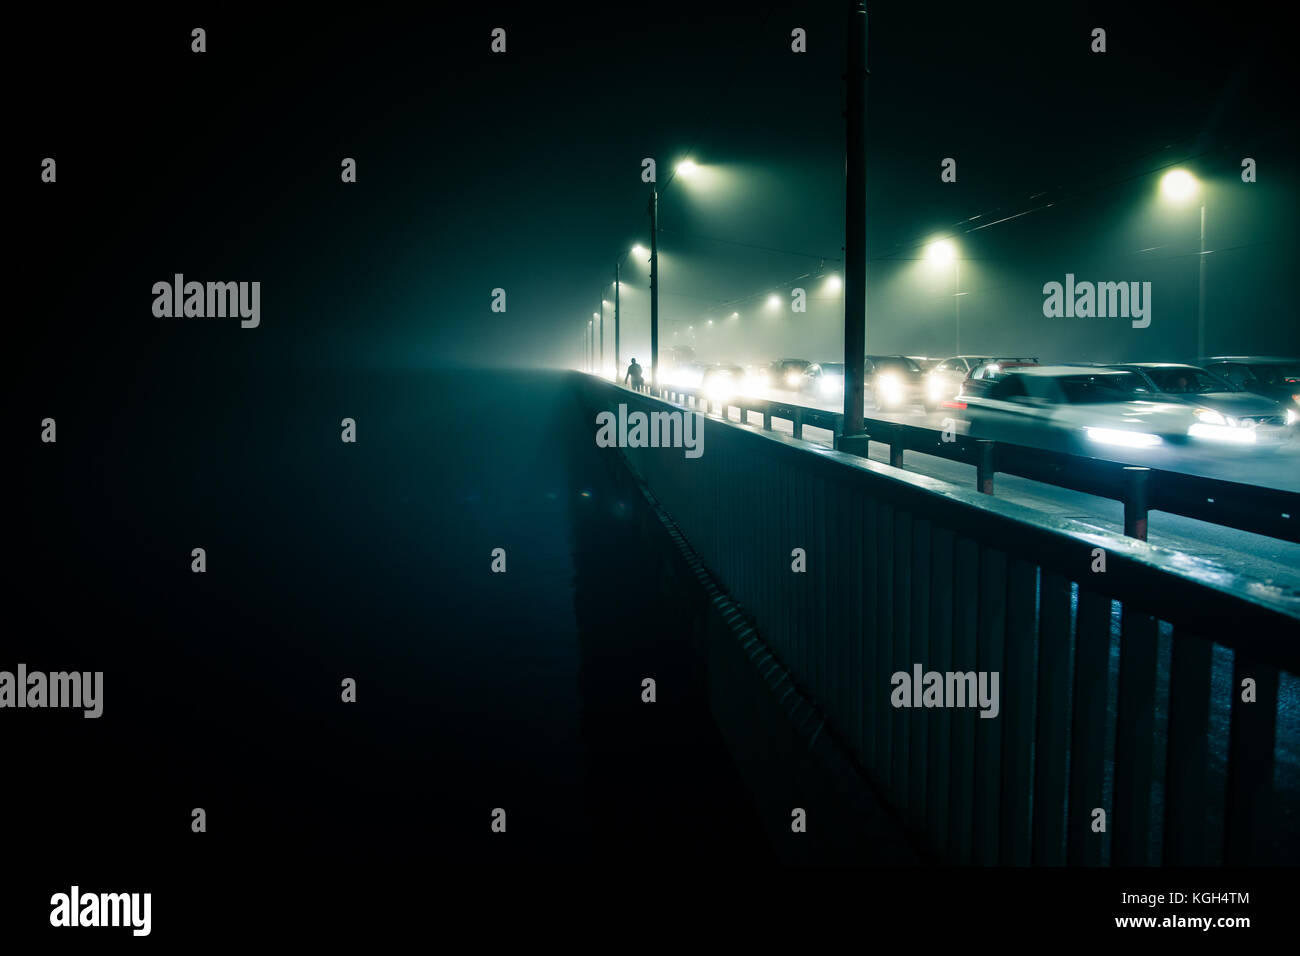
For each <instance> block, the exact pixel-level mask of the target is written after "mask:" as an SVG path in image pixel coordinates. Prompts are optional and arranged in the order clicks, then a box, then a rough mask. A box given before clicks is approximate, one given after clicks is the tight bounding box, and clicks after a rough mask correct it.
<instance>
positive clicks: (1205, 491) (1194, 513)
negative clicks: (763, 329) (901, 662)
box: [663, 386, 1300, 542]
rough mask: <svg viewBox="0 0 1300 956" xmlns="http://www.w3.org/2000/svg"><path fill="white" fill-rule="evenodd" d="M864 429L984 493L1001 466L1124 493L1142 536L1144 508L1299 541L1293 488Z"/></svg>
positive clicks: (776, 408)
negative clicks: (951, 466) (960, 475)
mask: <svg viewBox="0 0 1300 956" xmlns="http://www.w3.org/2000/svg"><path fill="white" fill-rule="evenodd" d="M663 393H664V395H665V397H666V398H668V400H670V401H676V402H677V403H678V404H682V405H686V406H688V407H692V408H697V409H698V408H700V407H701V406H703V408H704V411H705V412H711V410H712V409H714V408H718V409H720V413H721V415H722V417H723V418H727V419H729V418H730V410H731V409H733V408H734V409H737V410H739V412H740V416H739V417H740V420H741V421H742V422H746V421H747V420H748V414H749V413H750V412H758V413H760V414H762V416H763V427H764V428H767V429H771V427H772V419H773V418H778V419H785V420H787V421H790V422H792V423H793V425H794V437H795V438H802V437H803V426H804V425H813V426H816V427H818V428H824V429H827V430H828V431H830V432H831V433H832V434H833V435H834V436H835V444H836V445H837V446H838V444H839V439H840V437H841V435H842V434H843V431H844V416H843V414H841V413H839V412H829V411H826V410H824V409H820V408H806V407H804V406H800V405H793V404H790V403H785V402H772V401H767V400H765V399H759V398H747V397H740V396H733V397H730V398H727V399H725V400H723V399H718V398H711V397H709V396H708V395H707V394H706V393H705V392H704V391H703V390H701V389H694V388H683V387H679V386H665V388H664V389H663ZM866 433H867V435H866V437H867V439H869V440H871V441H878V442H882V443H883V444H885V445H888V446H889V461H890V464H892V465H894V466H895V467H898V468H902V467H904V452H907V451H915V452H920V453H922V454H926V455H932V456H934V457H936V458H944V459H947V460H949V461H956V462H961V463H963V464H967V465H971V466H974V467H975V469H976V479H975V481H976V488H977V489H979V490H980V491H983V492H985V493H987V494H992V493H993V480H994V476H995V475H996V474H997V473H998V472H1001V473H1003V474H1008V475H1015V476H1017V477H1020V478H1028V479H1030V480H1032V481H1038V482H1042V483H1044V484H1048V485H1055V486H1056V487H1058V488H1066V489H1068V490H1070V491H1078V492H1083V493H1084V494H1089V495H1096V496H1097V497H1100V498H1109V499H1111V500H1113V501H1122V502H1123V503H1124V506H1125V516H1124V525H1125V532H1126V533H1128V534H1130V535H1131V536H1133V537H1138V538H1142V539H1144V540H1145V538H1146V527H1147V513H1148V512H1149V511H1163V512H1166V513H1168V514H1174V515H1181V516H1183V517H1186V518H1195V519H1197V520H1199V521H1206V522H1209V523H1211V524H1217V525H1222V526H1223V527H1227V528H1236V529H1237V530H1239V531H1249V532H1252V533H1254V534H1262V535H1267V536H1269V537H1272V538H1280V539H1282V540H1285V541H1293V542H1300V494H1296V493H1295V492H1292V491H1283V490H1281V489H1277V488H1266V487H1262V486H1259V485H1248V484H1243V483H1241V482H1236V481H1227V480H1225V479H1222V478H1208V477H1205V476H1202V475H1187V474H1182V473H1181V472H1176V471H1166V470H1163V469H1159V468H1146V467H1138V466H1133V465H1129V464H1126V463H1124V462H1118V461H1108V460H1106V459H1102V458H1093V457H1090V456H1085V455H1072V454H1068V453H1066V452H1060V451H1050V450H1047V449H1043V448H1033V447H1030V446H1027V445H1014V444H1011V443H1009V442H1002V441H990V440H987V439H976V438H971V437H970V436H968V435H961V434H956V433H949V434H945V432H944V431H943V430H942V429H938V428H928V427H925V426H922V425H909V424H905V423H902V422H895V421H889V420H886V419H871V418H868V419H867V420H866ZM863 451H864V452H865V447H864V449H863Z"/></svg>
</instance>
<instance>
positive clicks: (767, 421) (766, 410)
mask: <svg viewBox="0 0 1300 956" xmlns="http://www.w3.org/2000/svg"><path fill="white" fill-rule="evenodd" d="M763 428H764V429H766V430H767V431H771V430H772V406H771V405H764V406H763Z"/></svg>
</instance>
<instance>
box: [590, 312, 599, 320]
mask: <svg viewBox="0 0 1300 956" xmlns="http://www.w3.org/2000/svg"><path fill="white" fill-rule="evenodd" d="M591 317H592V318H593V319H596V320H597V321H599V320H600V313H599V312H593V313H591Z"/></svg>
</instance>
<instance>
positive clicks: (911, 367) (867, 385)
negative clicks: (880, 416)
mask: <svg viewBox="0 0 1300 956" xmlns="http://www.w3.org/2000/svg"><path fill="white" fill-rule="evenodd" d="M862 372H863V391H864V393H865V396H866V400H867V401H868V402H870V403H871V404H872V405H873V406H874V407H875V408H877V409H881V410H883V411H893V410H897V409H903V408H907V407H908V406H909V405H920V404H923V403H924V401H925V393H924V389H923V387H922V386H923V376H922V372H921V366H919V365H917V364H916V362H915V361H914V360H913V359H910V358H908V357H907V356H906V355H868V356H866V360H865V362H864V365H863V370H862Z"/></svg>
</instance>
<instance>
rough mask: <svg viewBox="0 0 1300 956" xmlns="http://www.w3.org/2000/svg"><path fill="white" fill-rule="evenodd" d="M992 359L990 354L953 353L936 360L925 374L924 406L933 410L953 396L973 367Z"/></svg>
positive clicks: (959, 389)
mask: <svg viewBox="0 0 1300 956" xmlns="http://www.w3.org/2000/svg"><path fill="white" fill-rule="evenodd" d="M992 361H993V357H992V356H991V355H954V356H952V357H951V358H946V359H942V360H940V361H938V362H937V363H936V364H935V365H934V367H933V368H931V369H929V371H927V372H926V375H925V407H926V408H927V409H928V410H930V411H933V410H934V409H936V408H938V407H939V403H940V402H942V401H943V400H944V399H945V398H953V397H954V396H955V395H956V394H957V393H958V392H959V391H961V383H962V382H963V381H965V379H966V376H968V375H969V374H970V373H971V370H972V369H973V368H975V367H976V366H978V365H983V364H984V363H985V362H992Z"/></svg>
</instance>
